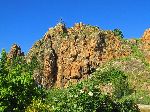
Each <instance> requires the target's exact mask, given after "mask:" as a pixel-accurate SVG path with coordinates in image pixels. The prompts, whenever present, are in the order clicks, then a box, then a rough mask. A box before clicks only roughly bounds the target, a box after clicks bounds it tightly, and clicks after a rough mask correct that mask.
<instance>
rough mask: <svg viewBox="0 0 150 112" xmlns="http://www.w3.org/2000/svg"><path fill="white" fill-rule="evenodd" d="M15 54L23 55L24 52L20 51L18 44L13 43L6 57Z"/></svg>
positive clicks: (10, 57)
mask: <svg viewBox="0 0 150 112" xmlns="http://www.w3.org/2000/svg"><path fill="white" fill-rule="evenodd" d="M16 56H24V52H21V48H20V46H18V45H17V44H13V45H12V47H11V49H10V52H9V53H8V55H7V57H8V59H12V58H14V57H16Z"/></svg>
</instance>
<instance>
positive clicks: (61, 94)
mask: <svg viewBox="0 0 150 112" xmlns="http://www.w3.org/2000/svg"><path fill="white" fill-rule="evenodd" d="M109 75H110V76H109ZM117 80H118V81H117ZM125 80H126V77H125V75H124V73H123V72H121V71H118V70H116V69H111V70H108V71H107V72H96V74H93V77H92V78H90V79H88V80H86V81H82V82H79V83H78V84H76V85H71V86H69V87H68V88H62V89H51V90H48V94H47V97H46V99H45V102H38V101H37V102H36V103H35V102H34V103H33V104H32V105H30V106H29V107H28V108H27V109H28V110H32V111H33V110H36V111H43V112H44V111H45V112H138V111H139V110H138V108H137V106H136V105H135V104H134V102H133V101H132V100H129V99H122V98H121V99H120V98H119V99H118V96H119V97H120V95H122V96H123V95H125V94H126V93H127V91H126V90H123V88H126V87H125V86H127V83H125V82H124V81H125ZM121 81H122V82H121ZM100 82H103V83H108V82H112V83H113V84H114V85H115V87H116V86H118V87H116V90H115V95H116V96H117V97H115V98H114V99H113V98H111V97H110V96H109V95H106V94H103V93H102V92H101V91H100V89H99V84H101V83H100ZM119 83H120V84H121V83H123V84H125V85H123V84H121V85H119ZM127 88H128V87H127ZM116 92H118V93H116ZM28 112H30V111H28Z"/></svg>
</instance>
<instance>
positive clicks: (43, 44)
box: [26, 23, 131, 88]
mask: <svg viewBox="0 0 150 112" xmlns="http://www.w3.org/2000/svg"><path fill="white" fill-rule="evenodd" d="M130 54H131V48H130V46H129V45H127V44H125V43H124V42H123V41H122V40H121V39H120V38H119V37H117V36H115V35H114V33H113V32H112V31H104V30H101V29H99V28H98V27H94V26H90V25H85V24H83V23H77V24H75V25H74V27H71V28H68V29H67V28H66V27H65V25H64V24H62V23H59V24H58V25H56V26H55V27H54V28H50V29H49V30H48V32H47V33H46V34H45V35H44V37H43V38H42V39H41V40H39V41H37V42H36V43H35V44H34V45H33V47H32V48H31V49H30V51H29V53H28V54H27V56H26V59H27V61H31V59H32V57H34V56H36V57H37V59H38V62H39V63H40V69H39V70H36V71H35V74H34V76H35V80H36V81H37V82H38V83H40V84H42V85H44V86H45V87H47V88H49V87H51V86H56V87H67V86H68V84H69V83H76V82H78V81H80V80H82V79H86V78H88V77H89V76H90V74H91V73H92V72H93V71H95V69H96V68H97V67H98V66H99V65H101V64H103V63H105V62H107V61H109V60H111V59H114V58H120V57H125V56H128V55H130ZM36 77H37V78H36Z"/></svg>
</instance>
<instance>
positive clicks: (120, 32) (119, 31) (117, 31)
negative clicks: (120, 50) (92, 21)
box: [113, 29, 124, 38]
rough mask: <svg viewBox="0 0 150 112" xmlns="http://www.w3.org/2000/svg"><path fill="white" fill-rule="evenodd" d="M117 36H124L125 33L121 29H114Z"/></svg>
mask: <svg viewBox="0 0 150 112" xmlns="http://www.w3.org/2000/svg"><path fill="white" fill-rule="evenodd" d="M113 32H114V35H115V36H119V37H120V38H124V35H123V33H122V31H121V30H120V29H114V30H113Z"/></svg>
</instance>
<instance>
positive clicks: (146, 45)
mask: <svg viewBox="0 0 150 112" xmlns="http://www.w3.org/2000/svg"><path fill="white" fill-rule="evenodd" d="M141 41H142V45H141V46H140V49H141V50H142V51H143V54H144V56H145V58H146V60H147V61H148V62H150V29H147V30H145V32H144V34H143V36H142V38H141Z"/></svg>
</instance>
